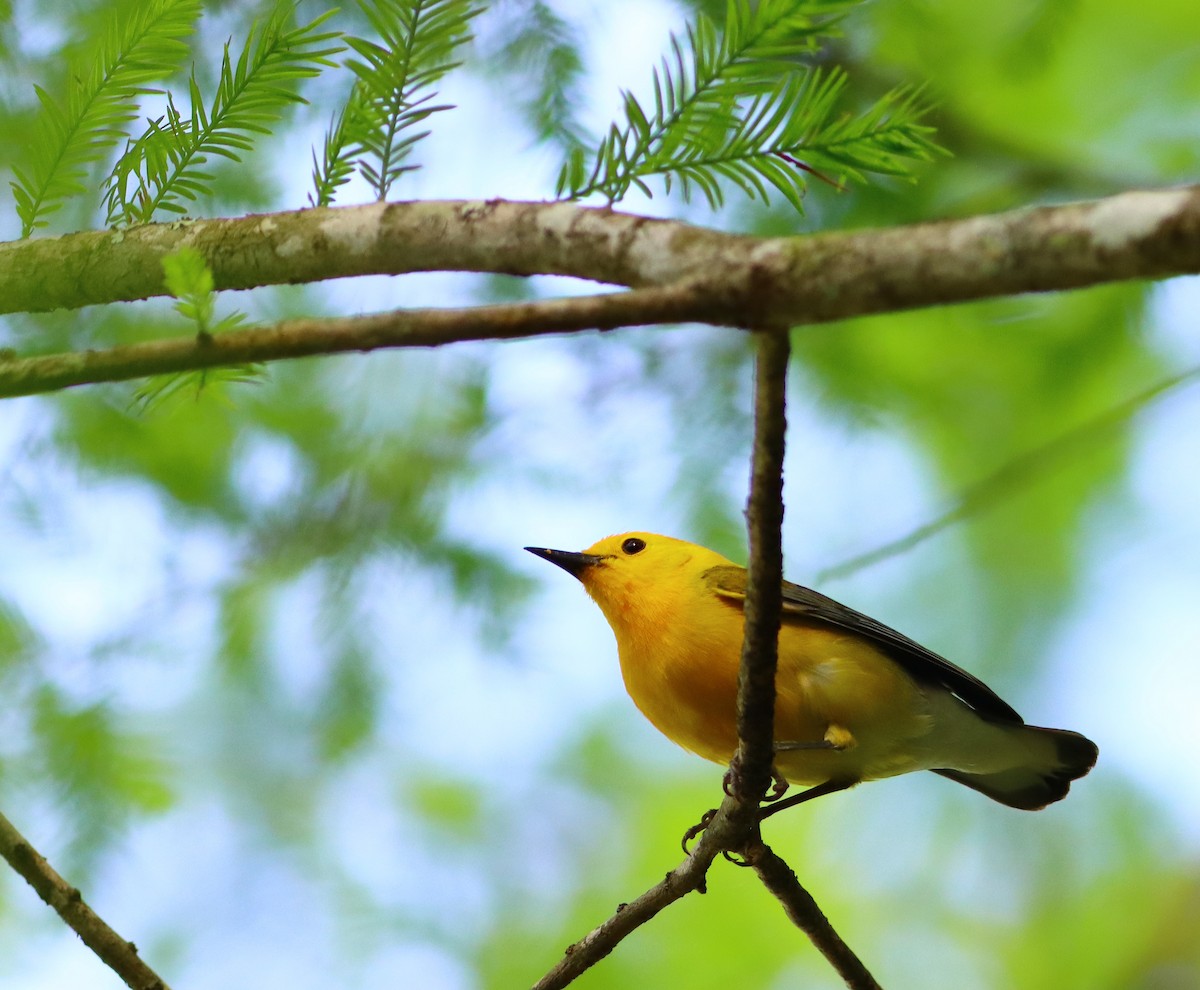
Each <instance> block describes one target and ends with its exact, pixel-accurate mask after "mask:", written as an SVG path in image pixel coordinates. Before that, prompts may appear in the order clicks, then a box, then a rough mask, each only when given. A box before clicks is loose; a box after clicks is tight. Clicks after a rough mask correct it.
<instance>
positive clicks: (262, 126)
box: [105, 6, 342, 225]
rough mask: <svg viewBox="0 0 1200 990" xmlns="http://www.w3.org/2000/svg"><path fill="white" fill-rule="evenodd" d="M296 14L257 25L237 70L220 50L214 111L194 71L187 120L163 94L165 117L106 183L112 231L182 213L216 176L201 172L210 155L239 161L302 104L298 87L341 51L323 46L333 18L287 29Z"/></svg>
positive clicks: (288, 11) (287, 12) (150, 126)
mask: <svg viewBox="0 0 1200 990" xmlns="http://www.w3.org/2000/svg"><path fill="white" fill-rule="evenodd" d="M293 10H294V6H293V7H285V8H284V9H282V10H280V11H279V12H277V13H276V14H275V15H274V16H272V17H271V18H270V19H269V20H267V21H266V22H265V23H259V22H256V23H255V25H254V26H253V27H252V28H251V30H250V35H249V37H248V38H247V41H246V44H245V46H244V47H243V48H242V51H241V54H240V55H239V56H238V58H237V61H236V64H235V63H234V61H233V58H232V56H231V53H230V49H229V45H228V44H226V45H225V49H224V54H223V56H222V59H221V69H220V73H219V81H218V84H217V91H216V93H215V94H214V96H213V98H212V102H211V105H209V106H206V105H205V102H204V98H203V94H202V93H201V92H200V87H199V85H198V84H197V82H196V75H195V72H193V73H192V76H191V79H190V80H189V83H188V103H189V104H190V111H189V112H188V113H187V114H186V115H185V114H184V113H183V112H182V111H180V110H179V108H178V106H177V104H176V100H175V96H174V94H168V99H167V112H166V113H165V114H164V115H163V116H161V117H158V118H156V119H155V120H151V121H148V123H147V127H146V130H145V132H144V133H143V134H142V135H141V137H139V138H138V139H137V140H136V141H132V142H130V143H129V144H128V145H127V147H126V150H125V153H124V154H123V155H122V156H121V159H120V160H119V161H118V162H117V164H116V166H115V167H114V169H113V171H112V174H111V175H110V176H109V178H108V180H107V182H106V186H107V192H106V195H105V203H106V206H107V209H108V223H109V224H110V225H114V224H121V223H147V222H149V221H150V220H151V219H153V217H154V215H155V214H156V213H157V212H158V211H160V210H166V211H167V212H169V213H175V214H180V215H182V214H184V213H185V212H186V208H185V206H184V203H185V202H190V201H194V200H195V199H197V198H199V197H200V196H201V195H204V194H205V193H207V192H208V191H209V190H210V189H211V186H212V181H213V175H212V173H211V172H208V171H206V170H205V169H204V168H203V166H204V165H206V164H207V163H208V160H209V156H210V155H219V156H221V157H223V158H227V159H229V160H231V161H235V162H236V161H241V154H242V153H243V152H246V151H249V150H251V149H252V148H253V147H254V144H255V141H256V140H257V137H258V136H259V135H267V134H270V133H271V129H272V126H273V125H274V124H275V123H276V122H277V121H279V119H280V118H281V117H282V116H283V113H284V111H285V110H286V109H287V107H288V106H289V105H291V104H295V103H304V102H305V100H304V98H303V97H302V96H300V95H299V93H297V92H296V91H295V86H296V84H297V83H298V82H300V81H301V80H303V79H308V78H311V77H313V76H315V75H317V74H318V73H319V72H320V67H321V66H329V65H333V64H334V63H333V62H332V61H330V57H331V56H332V55H335V54H337V53H338V52H340V51H342V49H341V47H339V46H336V45H328V42H330V41H332V40H333V39H335V38H337V37H338V35H337V33H336V32H321V31H320V30H319V28H320V27H321V25H322V24H324V23H325V21H327V20H328V19H329V18H330V17H331V16H332V15H333V13H334V12H333V11H328V12H326V13H325V14H322V15H321V16H320V17H317V18H316V19H315V20H313V21H310V22H309V23H308V24H305V25H303V26H301V27H296V28H291V29H289V28H288V27H287V23H288V21H290V19H291V17H292V12H293ZM323 46H324V47H323Z"/></svg>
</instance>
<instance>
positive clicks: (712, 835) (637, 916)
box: [533, 797, 753, 990]
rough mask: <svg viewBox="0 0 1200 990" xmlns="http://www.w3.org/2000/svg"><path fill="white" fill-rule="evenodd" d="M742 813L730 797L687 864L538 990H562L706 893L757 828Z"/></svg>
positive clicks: (624, 910) (571, 955)
mask: <svg viewBox="0 0 1200 990" xmlns="http://www.w3.org/2000/svg"><path fill="white" fill-rule="evenodd" d="M739 807H740V802H738V801H737V800H736V799H735V798H732V797H727V798H726V799H725V801H724V802H723V803H722V805H721V808H720V810H719V811H718V812H717V814H716V815H715V816H714V817H713V820H712V822H711V823H710V824H709V827H708V828H707V829H706V830H705V831H704V833H703V834H702V835H701V836H700V839H699V841H698V842H697V843H696V845H695V846H694V847H693V848H692V851H691V853H689V854H688V857H687V859H685V860H684V861H683V862H682V863H681V864H680V865H679V866H677V867H675V869H673V870H672V871H671V872H670V873H668V874H667V875H666V876H665V877H664V878H663V879H662V880H661V881H660V882H659V883H657V884H655V885H654V886H653V887H651V888H650V889H649V890H647V891H646V892H645V893H644V894H642V895H641V896H640V897H638V898H637V899H635V900H632V901H630V902H629V903H628V904H621V905H620V906H618V908H617V910H616V913H614V914H613V915H612V917H610V918H609V919H608V920H607V921H605V922H604V923H603V924H602V925H600V926H599V927H597V928H594V929H592V931H590V932H588V934H587V935H585V936H584V937H583V938H581V939H580V940H579V941H578V942H576V943H575V944H574V945H572V946H570V947H569V948H568V949H567V951H566V954H565V955H564V956H563V957H562V959H561V960H559V962H558V964H557V965H556V966H555V967H554V968H553V969H552V970H550V972H548V973H547V974H546V975H545V976H543V977H542V978H541V979H540V980H538V982H537V983H535V984H534V987H533V990H560V988H562V987H565V986H567V984H569V983H570V982H571V981H572V980H574V979H575V978H576V977H577V976H579V975H580V974H582V973H583V972H584V971H585V970H587V969H590V968H591V967H592V966H594V965H596V963H598V962H599V961H600V960H601V959H603V958H604V957H605V956H607V955H608V954H609V953H610V952H612V950H613V949H615V948H616V947H617V945H619V944H620V942H621V940H622V939H624V938H625V936H626V935H629V934H630V933H631V932H633V931H635V930H636V929H638V928H640V927H641V926H642V925H644V924H645V923H646V922H647V921H649V920H650V919H651V918H653V917H654V916H655V915H657V914H658V912H659V911H661V910H662V909H663V908H665V907H667V906H669V905H671V904H673V903H675V901H677V900H679V899H680V898H681V897H684V896H685V895H687V894H690V893H691V892H692V891H694V890H698V891H700V892H701V893H703V892H704V889H705V886H704V883H705V877H706V876H707V875H708V868H709V867H710V866H711V865H712V861H713V860H714V859H715V858H716V856H717V854H718V853H720V852H722V851H723V850H725V849H729V848H734V847H736V846H740V845H741V844H743V843H744V842H745V831H746V829H748V828H752V827H753V820H752V818H750V817H747V816H745V815H739V814H738V810H739Z"/></svg>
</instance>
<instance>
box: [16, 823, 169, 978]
mask: <svg viewBox="0 0 1200 990" xmlns="http://www.w3.org/2000/svg"><path fill="white" fill-rule="evenodd" d="M0 856H3V857H4V858H5V859H6V860H8V863H9V865H10V866H11V867H12V868H13V869H14V870H16V871H17V872H18V873H19V874H20V875H21V876H23V877H24V878H25V880H26V881H28V883H29V885H30V886H31V887H32V888H33V889H34V890H36V891H37V893H38V896H39V897H41V899H42V900H43V901H45V902H46V903H47V904H49V905H50V906H51V907H52V908H54V910H55V911H57V912H58V914H59V916H60V917H61V918H62V919H63V921H65V922H66V923H67V924H68V925H70V926H71V928H72V929H73V930H74V931H75V934H77V935H78V936H79V937H80V938H81V939H82V940H83V944H84V945H86V946H87V947H88V948H89V949H91V950H92V951H93V952H94V953H96V955H98V956H99V957H100V959H101V960H102V961H103V962H104V963H105V964H106V965H107V966H108V967H109V968H110V969H111V970H112V971H113V972H114V973H116V974H117V975H118V976H119V977H121V979H122V980H124V981H125V983H126V985H127V986H129V987H130V990H168V988H167V985H166V983H165V982H163V980H162V978H161V977H159V975H158V974H157V973H155V972H154V970H152V969H151V968H150V967H149V966H147V965H146V964H145V963H144V962H143V961H142V958H141V957H140V956H139V955H138V952H137V946H135V945H134V944H133V943H132V942H129V941H126V940H125V939H123V938H121V936H120V935H118V934H117V933H116V932H115V931H113V930H112V929H111V928H110V927H109V926H108V924H107V923H106V922H105V921H104V919H103V918H101V917H100V916H99V915H98V914H96V912H95V911H93V910H92V909H91V908H90V907H88V905H87V903H86V902H85V901H84V899H83V897H82V895H81V894H80V893H79V891H78V889H76V888H75V887H72V886H71V885H70V884H68V883H67V882H66V881H65V880H64V879H63V878H62V877H61V876H60V875H59V874H58V871H56V870H55V869H54V867H52V866H51V865H50V864H49V863H48V862H46V859H45V857H43V856H42V855H41V853H39V852H38V851H37V850H36V849H34V848H33V846H31V845H30V844H29V843H28V842H27V841H26V839H25V837H24V836H23V835H21V833H20V832H18V831H17V829H16V828H15V827H14V825H13V824H12V822H10V821H9V820H8V819H7V818H5V817H4V815H0Z"/></svg>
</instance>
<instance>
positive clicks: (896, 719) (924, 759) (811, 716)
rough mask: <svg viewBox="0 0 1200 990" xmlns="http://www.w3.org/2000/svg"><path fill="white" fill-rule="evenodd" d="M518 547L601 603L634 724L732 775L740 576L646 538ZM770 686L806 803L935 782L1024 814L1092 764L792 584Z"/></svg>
mask: <svg viewBox="0 0 1200 990" xmlns="http://www.w3.org/2000/svg"><path fill="white" fill-rule="evenodd" d="M525 549H526V550H528V551H529V552H530V553H534V554H537V555H538V556H539V557H542V558H544V559H546V560H548V561H550V562H551V563H552V564H557V565H558V566H559V567H561V568H563V569H564V570H565V571H567V572H568V573H570V574H573V575H574V576H575V577H577V578H578V579H579V580H580V581H581V582H582V583H583V586H584V588H586V589H587V592H588V594H589V595H591V597H592V598H593V599H595V601H596V604H597V605H599V606H600V609H601V611H602V612H603V613H604V617H605V618H606V619H607V620H608V623H609V625H610V626H612V630H613V633H614V634H615V635H616V639H617V652H618V655H619V657H620V662H621V674H622V676H623V677H624V680H625V687H626V689H627V690H628V691H629V694H630V697H632V698H633V700H634V703H635V704H636V705H637V706H638V708H640V709H641V711H642V714H644V715H645V716H646V717H647V718H648V719H649V720H650V721H651V722H652V723H653V724H654V725H655V726H656V727H657V728H658V729H659V730H660V731H661V732H662V733H663V734H664V735H666V736H667V737H668V738H669V739H672V740H674V741H675V742H676V743H678V744H679V745H680V746H682V747H684V749H688V750H691V751H692V752H693V753H696V754H698V755H700V756H703V757H704V758H705V759H708V760H712V761H714V762H716V763H728V762H729V761H730V759H731V758H732V756H733V754H734V751H735V750H736V749H737V744H738V738H737V724H736V723H737V714H736V712H737V678H738V664H739V661H740V657H741V648H742V626H743V616H742V604H743V601H744V599H745V594H746V570H745V568H742V567H738V566H737V565H736V564H734V563H733V562H732V561H729V560H727V559H726V558H724V557H722V556H721V555H720V554H718V553H714V552H713V551H712V550H708V549H705V548H704V547H701V546H696V545H695V544H692V543H686V542H684V541H683V540H676V539H673V538H671V537H669V536H659V535H657V534H654V533H624V534H622V535H619V536H609V537H607V538H605V539H603V540H601V541H600V542H599V543H596V544H595V545H594V546H592V547H589V548H588V549H587V550H586V551H584V552H583V553H575V552H572V551H567V550H547V549H544V548H542V547H526V548H525ZM775 686H776V701H775V740H776V742H775V767H776V770H777V771H778V773H779V774H781V775H782V776H783V777H784V778H786V779H787V780H788V781H790V782H792V783H795V784H806V785H810V786H811V790H810V791H807V792H805V794H806V795H810V796H812V797H816V796H817V795H818V794H826V793H830V792H832V791H837V790H842V789H844V788H846V787H852V786H853V785H854V784H857V783H859V782H860V781H864V780H877V779H879V778H881V777H894V776H896V775H897V774H902V773H909V772H911V771H913V770H932V771H934V773H939V774H941V775H942V776H943V777H949V778H950V779H951V780H956V781H958V782H959V783H960V784H965V785H966V786H967V787H970V788H973V789H974V790H977V791H979V792H980V793H982V794H986V795H987V796H988V797H990V798H992V799H993V800H995V801H999V802H1000V803H1001V804H1006V805H1008V806H1009V807H1011V808H1023V809H1026V810H1030V811H1033V810H1037V809H1039V808H1044V807H1045V806H1046V805H1048V804H1051V803H1053V802H1054V801H1058V800H1060V799H1062V798H1064V797H1065V796H1066V794H1067V790H1068V789H1069V788H1070V786H1071V781H1072V780H1075V779H1077V778H1079V777H1082V776H1083V775H1084V774H1086V773H1087V772H1088V771H1089V770H1090V769H1091V768H1092V766H1093V765H1094V764H1095V762H1096V755H1097V749H1096V745H1095V743H1093V742H1092V741H1091V740H1090V739H1087V738H1085V737H1084V736H1082V735H1080V734H1079V733H1077V732H1070V731H1068V730H1066V729H1043V728H1038V727H1036V726H1032V725H1026V724H1025V723H1024V721H1023V720H1022V718H1021V716H1020V715H1018V714H1017V713H1016V711H1014V710H1013V709H1012V708H1011V707H1010V706H1009V705H1008V704H1006V703H1005V702H1004V701H1003V700H1002V699H1001V698H1000V697H999V696H998V695H996V693H995V692H993V691H992V689H991V688H989V687H988V686H987V685H986V684H984V683H983V682H982V681H981V680H979V679H978V678H976V677H974V676H972V675H971V674H968V673H967V672H966V671H965V670H963V669H961V668H960V667H957V666H955V665H954V664H952V663H951V662H950V661H949V660H946V659H944V658H943V657H940V656H938V655H937V654H936V653H933V652H931V651H930V650H927V649H925V647H923V646H921V645H920V644H918V643H916V642H914V641H913V640H911V639H909V638H908V637H907V636H903V635H901V634H900V633H898V632H896V631H895V630H894V629H891V628H889V627H888V626H885V625H884V624H883V623H881V622H877V621H876V620H874V619H872V618H870V617H869V616H866V615H863V614H862V613H861V612H856V611H854V609H851V608H847V607H846V606H845V605H842V604H839V603H838V602H835V601H834V600H833V599H831V598H826V597H825V596H824V595H822V594H819V593H818V592H816V591H812V590H810V589H808V588H803V587H801V586H800V585H797V584H792V583H790V582H787V581H785V582H784V584H783V625H782V628H781V630H780V633H779V667H778V672H777V675H776V681H775ZM797 800H798V799H797V798H793V799H792V800H791V801H790V802H788V803H795V802H796V801H797Z"/></svg>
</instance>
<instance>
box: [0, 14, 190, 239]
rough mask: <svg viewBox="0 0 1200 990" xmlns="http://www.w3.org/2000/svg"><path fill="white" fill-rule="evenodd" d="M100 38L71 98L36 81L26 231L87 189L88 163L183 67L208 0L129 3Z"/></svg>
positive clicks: (20, 181) (75, 76) (25, 179)
mask: <svg viewBox="0 0 1200 990" xmlns="http://www.w3.org/2000/svg"><path fill="white" fill-rule="evenodd" d="M123 9H124V10H131V11H132V13H131V15H130V16H129V18H128V20H126V21H125V22H124V23H121V22H120V21H119V20H118V19H117V18H116V17H114V18H113V20H112V21H111V23H110V25H109V27H108V29H107V30H106V31H105V33H104V35H103V37H102V38H101V39H100V40H99V42H98V43H97V44H96V45H95V48H94V51H93V54H92V59H91V64H90V65H89V66H87V67H86V68H80V69H75V70H72V71H71V72H70V73H69V79H70V83H69V86H68V90H67V94H66V100H65V103H62V104H60V103H59V102H58V101H57V100H56V99H55V98H54V97H53V96H51V95H50V94H49V93H48V92H46V90H44V89H42V87H40V86H38V85H36V84H35V85H34V91H35V92H36V93H37V97H38V101H39V102H40V103H41V113H40V114H39V115H38V117H37V118H36V120H35V122H34V126H33V134H32V138H31V141H30V144H29V148H28V158H29V163H28V165H27V166H26V167H25V168H20V167H14V169H13V174H14V175H15V176H16V181H15V182H12V183H11V185H12V189H13V197H14V199H15V200H16V204H17V214H18V216H19V217H20V218H21V236H22V237H28V236H29V235H30V234H31V233H32V232H33V231H34V230H37V229H38V228H40V227H45V226H46V224H47V221H46V220H45V219H44V218H45V217H46V216H48V215H49V214H51V213H53V212H55V211H56V210H58V209H60V208H61V207H62V204H63V201H64V200H66V199H68V198H70V197H72V196H77V195H79V194H81V193H83V192H85V191H86V189H85V186H84V179H85V177H86V175H87V166H88V165H89V164H91V163H92V162H95V161H98V160H99V159H101V158H103V157H104V155H105V153H106V152H107V151H108V149H109V148H111V147H112V146H113V145H115V144H116V143H117V142H118V141H119V140H120V139H121V138H122V137H124V136H125V127H126V125H127V124H129V122H130V121H132V120H133V118H134V117H135V116H136V115H137V101H138V97H139V96H141V95H143V94H145V93H152V92H158V91H157V90H151V89H147V88H146V87H147V84H148V83H150V82H153V81H155V80H157V79H163V78H165V77H167V76H169V75H170V74H171V73H173V72H174V71H175V69H176V68H177V67H178V66H179V64H180V63H181V62H182V61H183V60H184V59H185V58H186V57H187V54H188V49H187V46H186V45H185V44H184V39H185V38H186V37H187V36H188V35H189V34H191V32H192V28H193V25H194V24H195V22H196V18H197V17H199V16H200V0H153V2H151V3H147V4H143V5H135V6H132V7H126V8H123Z"/></svg>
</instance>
